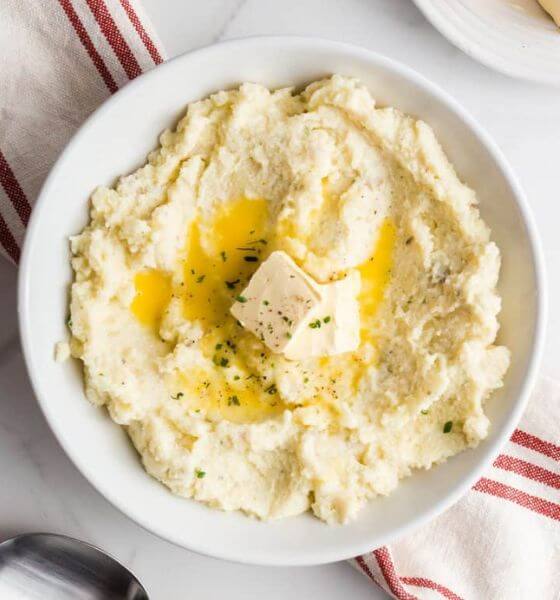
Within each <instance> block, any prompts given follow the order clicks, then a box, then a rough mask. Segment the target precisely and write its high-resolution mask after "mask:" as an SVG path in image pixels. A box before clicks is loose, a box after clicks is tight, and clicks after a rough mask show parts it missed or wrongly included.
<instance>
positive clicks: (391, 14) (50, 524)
mask: <svg viewBox="0 0 560 600" xmlns="http://www.w3.org/2000/svg"><path fill="white" fill-rule="evenodd" d="M143 2H144V6H145V7H146V9H147V11H148V14H149V15H150V17H151V18H152V21H153V24H154V26H155V28H156V30H157V31H158V32H159V35H160V37H161V39H162V41H163V43H164V45H165V46H166V48H167V51H168V54H169V55H170V56H174V55H176V54H179V53H181V52H185V51H187V50H190V49H192V48H195V47H197V46H201V45H206V44H210V43H212V42H215V41H217V40H221V39H227V38H234V37H242V36H247V35H255V34H300V35H313V36H320V37H325V38H332V39H336V40H342V41H346V42H351V43H354V44H360V45H362V46H365V47H367V48H370V49H372V50H375V51H378V52H380V53H383V54H386V55H388V56H390V57H392V58H395V59H397V60H399V61H402V62H404V63H406V64H408V65H410V66H411V67H413V68H414V69H416V70H418V71H419V72H421V73H422V74H423V75H425V76H426V77H428V78H430V79H431V80H433V81H435V82H436V83H438V84H439V85H441V86H442V87H443V88H444V89H446V90H447V91H448V92H449V93H451V94H452V95H453V96H455V97H456V98H457V99H458V100H459V101H460V102H461V103H462V104H463V105H464V106H465V107H466V108H467V109H468V110H469V111H470V112H471V113H472V114H473V115H474V117H475V118H476V119H478V120H479V121H480V122H481V124H482V125H483V126H484V127H486V128H487V129H488V131H489V132H490V134H491V135H492V136H493V137H494V139H495V140H496V141H497V142H498V144H499V145H500V146H501V148H502V150H503V151H504V152H505V154H506V156H507V158H508V159H509V161H510V162H511V164H512V166H513V168H514V169H515V170H516V172H517V173H518V175H519V177H520V179H521V182H522V184H523V185H524V187H525V190H526V192H527V195H528V198H529V202H530V204H531V206H532V208H533V211H534V213H535V217H536V220H537V226H538V228H539V231H540V234H541V236H542V240H543V244H544V250H545V258H546V263H547V268H548V273H549V280H550V282H549V283H550V306H551V314H550V320H549V327H548V339H547V347H546V351H545V359H544V363H543V366H542V371H543V373H545V374H548V375H555V374H556V373H557V364H556V363H557V360H558V359H557V357H558V356H560V311H557V310H555V306H557V305H558V304H559V303H560V277H558V276H557V274H558V273H559V270H560V235H559V233H558V231H557V229H558V223H559V222H560V90H558V89H553V88H547V87H543V86H539V85H536V84H532V83H526V82H523V81H517V80H513V79H509V78H508V77H506V76H504V75H500V74H499V73H496V72H494V71H491V70H489V69H487V68H486V67H484V66H482V65H480V64H478V63H476V62H474V61H473V60H472V59H470V58H468V57H467V56H466V55H464V54H463V53H462V52H461V51H460V50H458V49H456V48H455V47H454V46H452V45H451V44H449V43H448V42H447V41H446V40H445V39H444V38H443V37H442V36H441V35H440V34H439V33H438V32H437V31H435V30H434V29H433V28H432V27H431V26H430V25H429V24H428V23H427V22H426V20H425V19H424V18H423V17H422V15H421V14H420V13H419V12H418V10H417V9H416V8H415V6H414V5H413V4H412V2H409V1H408V0H344V1H342V0H282V1H281V2H280V1H279V0H203V1H198V2H194V1H192V0H191V1H185V0H165V1H162V0H143ZM0 311H1V312H0V314H2V315H3V317H2V320H1V324H2V326H1V327H0V399H1V401H0V472H2V474H3V485H2V486H1V488H0V514H1V515H2V518H1V520H0V540H3V539H6V538H8V537H11V536H13V535H16V534H18V533H22V532H30V531H53V532H59V533H64V534H67V535H71V536H76V537H79V538H82V539H84V540H87V541H89V542H92V543H94V544H97V545H99V546H101V547H103V548H105V549H106V550H108V551H109V552H111V553H112V554H114V555H115V556H116V557H117V558H119V559H121V560H123V561H124V562H125V563H126V564H127V565H128V566H129V567H130V568H131V569H133V570H134V571H135V572H136V573H137V574H138V576H139V577H140V578H141V580H142V581H143V582H144V583H145V584H146V586H147V587H148V589H149V590H150V592H151V597H152V598H154V599H155V600H160V599H163V600H179V599H181V600H184V599H185V598H196V599H200V600H202V599H214V598H221V597H224V596H225V595H226V594H227V598H228V600H236V599H241V598H243V599H246V598H257V597H259V596H265V597H266V598H267V599H270V600H275V599H280V598H285V597H287V596H288V595H294V594H297V597H299V598H321V599H322V600H329V599H335V598H343V597H352V598H353V599H354V600H361V599H362V598H363V599H365V598H372V597H373V598H381V597H382V595H381V594H380V592H376V591H375V590H373V589H372V587H371V585H370V583H369V582H368V581H367V580H366V579H365V578H363V577H362V576H361V575H360V574H358V573H357V572H355V571H354V570H353V569H352V568H351V567H350V566H349V565H347V564H346V563H339V564H334V565H328V566H322V567H310V568H290V569H275V568H264V567H250V566H245V565H237V564H233V563H227V562H222V561H217V560H214V559H211V558H206V557H203V556H199V555H196V554H193V553H190V552H188V551H186V550H183V549H180V548H177V547H175V546H173V545H171V544H169V543H167V542H164V541H162V540H160V539H158V538H156V537H154V536H153V535H151V534H149V533H147V532H146V531H144V530H143V529H141V528H140V527H139V526H137V525H136V524H134V523H133V522H132V521H130V520H128V519H127V518H126V517H125V516H123V515H122V514H120V513H119V512H118V511H117V510H116V509H114V508H113V507H112V506H111V505H110V504H109V503H108V502H107V501H106V500H105V499H104V498H102V497H101V496H100V495H99V494H98V493H97V492H96V491H95V490H94V489H93V488H92V487H91V486H90V484H89V483H88V482H87V481H86V480H85V479H84V478H83V477H82V476H81V475H80V474H79V472H78V471H77V470H76V469H75V468H74V466H73V465H72V464H71V463H70V461H69V459H68V458H67V457H66V455H65V454H64V452H63V451H62V450H61V448H60V447H59V445H58V443H57V442H56V440H55V439H54V437H53V435H52V434H51V432H50V430H49V429H48V427H47V425H46V423H45V421H44V419H43V417H42V415H41V413H40V411H39V408H38V406H37V404H36V401H35V399H34V397H33V393H32V391H31V388H30V385H29V382H28V379H27V375H26V372H25V367H24V364H23V360H22V356H21V351H20V346H19V340H18V334H17V323H16V271H15V269H14V268H13V267H11V266H10V265H8V264H7V263H5V262H3V261H2V260H1V259H0Z"/></svg>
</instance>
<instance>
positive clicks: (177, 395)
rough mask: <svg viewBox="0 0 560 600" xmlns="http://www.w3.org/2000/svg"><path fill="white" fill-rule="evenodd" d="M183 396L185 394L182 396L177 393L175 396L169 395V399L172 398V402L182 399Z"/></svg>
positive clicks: (180, 393)
mask: <svg viewBox="0 0 560 600" xmlns="http://www.w3.org/2000/svg"><path fill="white" fill-rule="evenodd" d="M184 395H185V394H183V392H177V394H176V395H175V396H174V395H173V394H171V397H172V398H173V400H179V398H182V397H183V396H184Z"/></svg>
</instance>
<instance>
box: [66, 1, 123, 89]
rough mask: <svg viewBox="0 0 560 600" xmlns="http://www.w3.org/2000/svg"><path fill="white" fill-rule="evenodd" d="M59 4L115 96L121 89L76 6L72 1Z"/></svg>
mask: <svg viewBox="0 0 560 600" xmlns="http://www.w3.org/2000/svg"><path fill="white" fill-rule="evenodd" d="M58 2H59V4H60V6H61V7H62V9H63V10H64V12H65V13H66V16H67V17H68V20H69V21H70V23H71V24H72V27H73V28H74V31H75V32H76V33H77V35H78V37H79V38H80V42H82V45H83V47H84V48H85V49H86V52H87V53H88V54H89V56H90V58H91V60H92V62H93V64H94V65H95V68H96V69H97V71H98V72H99V74H100V75H101V78H102V79H103V81H104V82H105V85H106V86H107V87H108V88H109V91H110V92H111V94H114V93H115V92H116V91H117V90H118V89H119V88H118V86H117V84H116V83H115V80H114V79H113V76H112V75H111V73H110V71H109V69H108V68H107V65H106V64H105V62H104V61H103V58H101V54H99V52H98V51H97V50H96V48H95V46H94V45H93V42H92V41H91V38H90V37H89V34H88V32H87V31H86V28H85V27H84V25H83V23H82V22H81V21H80V17H78V14H77V13H76V11H75V10H74V6H73V5H72V2H71V0H58Z"/></svg>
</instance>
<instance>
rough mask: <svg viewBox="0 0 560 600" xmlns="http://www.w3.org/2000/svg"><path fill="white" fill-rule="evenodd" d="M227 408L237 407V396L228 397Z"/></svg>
mask: <svg viewBox="0 0 560 600" xmlns="http://www.w3.org/2000/svg"><path fill="white" fill-rule="evenodd" d="M227 405H228V406H239V398H238V397H237V396H235V395H234V396H230V397H229V398H228V401H227Z"/></svg>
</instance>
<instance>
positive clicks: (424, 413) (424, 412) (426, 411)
mask: <svg viewBox="0 0 560 600" xmlns="http://www.w3.org/2000/svg"><path fill="white" fill-rule="evenodd" d="M420 412H421V413H422V414H423V415H427V414H428V413H429V412H430V411H429V410H426V409H424V410H421V411H420Z"/></svg>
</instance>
